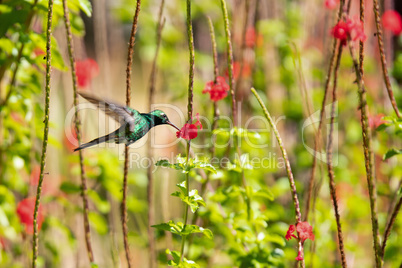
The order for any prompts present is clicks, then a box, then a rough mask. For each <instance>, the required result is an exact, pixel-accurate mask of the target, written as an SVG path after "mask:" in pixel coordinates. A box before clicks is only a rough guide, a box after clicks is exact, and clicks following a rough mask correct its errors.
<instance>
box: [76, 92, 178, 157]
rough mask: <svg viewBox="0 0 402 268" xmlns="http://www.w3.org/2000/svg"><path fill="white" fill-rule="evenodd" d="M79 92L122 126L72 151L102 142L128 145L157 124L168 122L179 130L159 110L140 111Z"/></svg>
mask: <svg viewBox="0 0 402 268" xmlns="http://www.w3.org/2000/svg"><path fill="white" fill-rule="evenodd" d="M79 94H80V95H81V96H82V97H84V98H85V99H87V100H88V101H89V102H91V103H93V104H95V105H96V106H97V107H98V108H100V109H101V110H103V111H104V112H105V113H106V114H107V115H109V116H111V117H112V118H114V119H115V120H116V121H118V122H120V123H121V124H122V126H121V127H120V128H118V129H117V130H115V131H114V132H112V133H110V134H108V135H106V136H103V137H99V138H96V139H94V140H92V141H90V142H88V143H85V144H82V145H81V146H79V147H78V148H76V149H74V151H78V150H81V149H84V148H87V147H90V146H93V145H97V144H99V143H102V142H115V143H125V144H126V145H130V144H132V143H134V142H136V141H138V140H139V139H141V138H142V137H144V136H145V135H146V134H147V133H148V131H149V130H150V129H151V128H153V127H155V126H158V125H164V124H168V125H171V126H173V127H174V128H176V129H177V130H179V128H178V127H176V126H175V125H173V124H172V123H171V122H170V121H169V119H168V117H167V116H166V114H165V113H164V112H163V111H161V110H154V111H152V112H150V113H140V112H138V111H137V110H134V109H132V108H130V107H126V106H121V105H118V104H115V103H113V102H110V101H105V100H100V99H98V98H95V97H93V96H91V95H88V94H86V93H83V92H80V93H79Z"/></svg>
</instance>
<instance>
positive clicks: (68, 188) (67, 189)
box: [60, 181, 81, 194]
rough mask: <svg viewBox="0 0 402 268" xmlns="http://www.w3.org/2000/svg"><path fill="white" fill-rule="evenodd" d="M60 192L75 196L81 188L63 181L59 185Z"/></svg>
mask: <svg viewBox="0 0 402 268" xmlns="http://www.w3.org/2000/svg"><path fill="white" fill-rule="evenodd" d="M60 190H61V191H62V192H64V193H66V194H77V193H80V192H81V186H79V185H76V184H75V183H72V182H69V181H65V182H63V183H62V184H61V185H60Z"/></svg>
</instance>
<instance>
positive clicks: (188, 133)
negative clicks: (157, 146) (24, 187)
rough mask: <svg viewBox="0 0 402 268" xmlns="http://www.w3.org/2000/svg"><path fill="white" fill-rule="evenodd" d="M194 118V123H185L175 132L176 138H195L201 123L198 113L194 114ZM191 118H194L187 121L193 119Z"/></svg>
mask: <svg viewBox="0 0 402 268" xmlns="http://www.w3.org/2000/svg"><path fill="white" fill-rule="evenodd" d="M195 118H196V121H195V123H194V124H190V123H186V124H184V126H183V127H182V128H181V129H180V130H179V131H177V132H176V137H177V138H183V139H186V140H192V139H195V138H197V136H198V130H201V129H202V124H201V121H200V115H199V114H198V113H197V114H196V115H195ZM193 120H194V119H192V120H189V121H193ZM198 127H200V128H199V129H198Z"/></svg>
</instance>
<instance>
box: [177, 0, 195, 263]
mask: <svg viewBox="0 0 402 268" xmlns="http://www.w3.org/2000/svg"><path fill="white" fill-rule="evenodd" d="M187 38H188V50H189V74H188V105H187V109H188V121H190V120H191V119H192V118H193V85H194V67H195V65H194V63H195V57H194V37H193V25H192V18H191V0H187ZM190 146H191V140H189V141H188V143H187V159H186V163H187V164H188V160H189V158H190ZM186 188H187V196H189V195H190V183H189V174H188V173H186ZM187 218H188V204H187V203H185V205H184V220H183V221H184V225H183V230H184V229H185V228H186V225H187ZM186 238H187V236H183V237H182V238H181V239H182V240H181V246H180V261H181V262H182V261H183V259H184V247H185V244H186Z"/></svg>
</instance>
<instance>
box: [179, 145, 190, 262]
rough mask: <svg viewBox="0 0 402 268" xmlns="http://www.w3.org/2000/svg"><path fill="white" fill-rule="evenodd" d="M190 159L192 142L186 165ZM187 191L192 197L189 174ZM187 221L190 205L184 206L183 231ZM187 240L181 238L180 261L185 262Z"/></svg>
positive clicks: (188, 147) (185, 237) (188, 149)
mask: <svg viewBox="0 0 402 268" xmlns="http://www.w3.org/2000/svg"><path fill="white" fill-rule="evenodd" d="M189 157H190V141H188V143H187V159H186V163H187V164H188V159H189ZM186 189H187V196H189V195H190V183H189V175H188V172H187V173H186ZM187 219H188V204H187V203H185V204H184V217H183V223H184V225H183V230H184V229H185V228H186V225H187ZM186 239H187V236H183V237H182V238H181V246H180V261H181V262H182V261H183V258H184V246H185V244H186Z"/></svg>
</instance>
